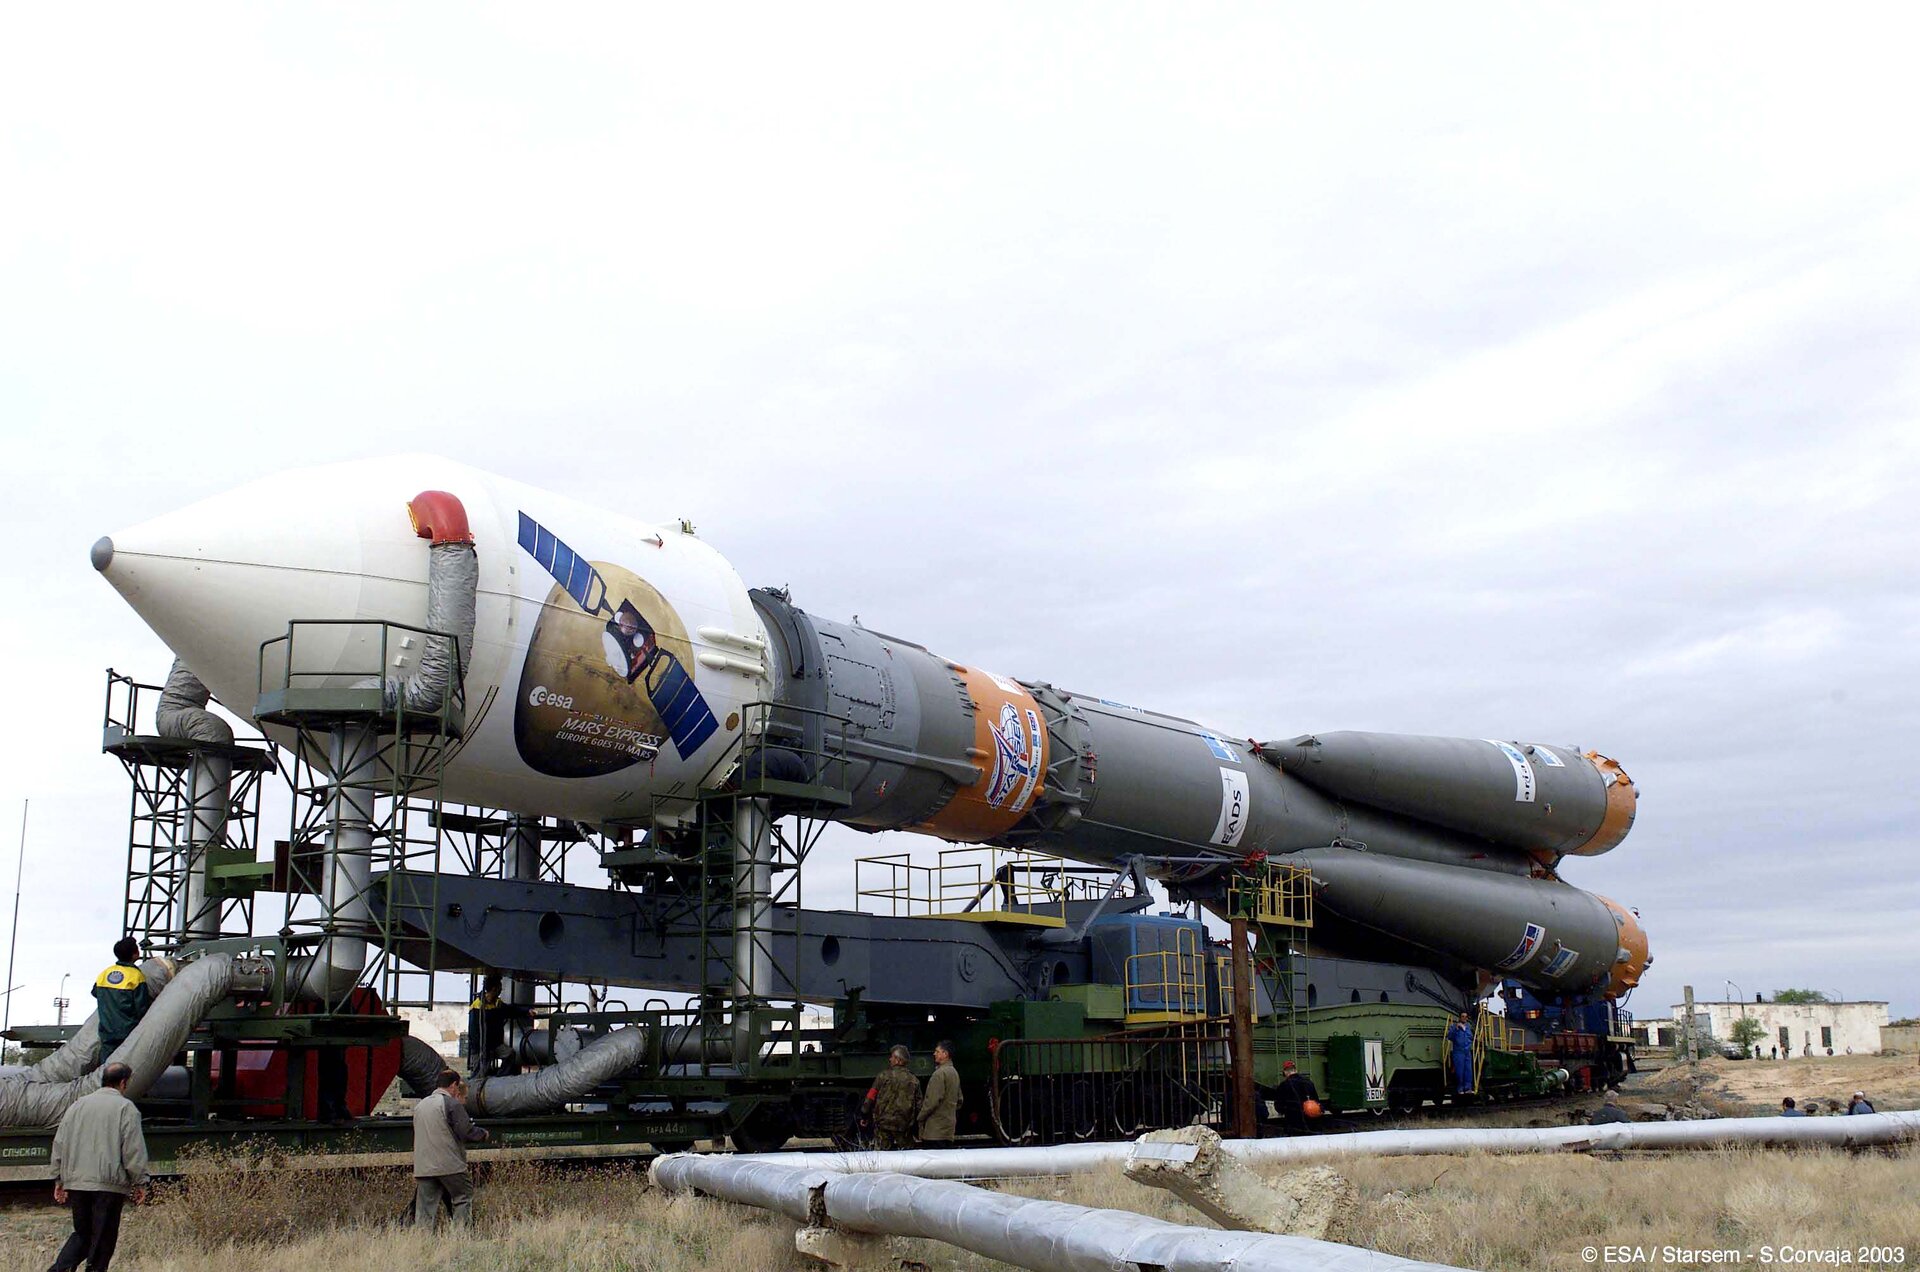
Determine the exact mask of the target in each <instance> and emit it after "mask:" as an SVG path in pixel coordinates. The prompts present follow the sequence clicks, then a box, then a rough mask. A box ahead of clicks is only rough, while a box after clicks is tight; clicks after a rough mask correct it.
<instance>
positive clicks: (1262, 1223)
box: [1126, 1126, 1359, 1241]
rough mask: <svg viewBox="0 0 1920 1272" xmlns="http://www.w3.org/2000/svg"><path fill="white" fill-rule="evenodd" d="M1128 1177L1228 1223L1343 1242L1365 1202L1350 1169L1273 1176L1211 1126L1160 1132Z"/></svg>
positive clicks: (1138, 1146)
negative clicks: (1232, 1152)
mask: <svg viewBox="0 0 1920 1272" xmlns="http://www.w3.org/2000/svg"><path fill="white" fill-rule="evenodd" d="M1126 1172H1127V1178H1128V1179H1131V1180H1133V1181H1134V1182H1135V1183H1137V1184H1146V1185H1148V1186H1150V1187H1154V1188H1165V1189H1166V1190H1168V1191H1169V1192H1171V1193H1173V1195H1174V1196H1176V1197H1178V1198H1180V1200H1182V1201H1184V1202H1186V1203H1187V1204H1188V1205H1189V1206H1192V1207H1193V1208H1194V1209H1195V1210H1198V1211H1199V1212H1200V1213H1201V1214H1203V1215H1205V1216H1207V1218H1209V1219H1211V1220H1213V1221H1214V1222H1215V1223H1217V1224H1219V1225H1220V1226H1221V1227H1223V1228H1231V1229H1235V1230H1237V1231H1241V1232H1270V1233H1274V1234H1276V1235H1280V1236H1291V1237H1311V1238H1314V1239H1315V1240H1320V1241H1338V1240H1339V1239H1340V1237H1341V1235H1342V1234H1344V1232H1345V1231H1346V1228H1347V1225H1348V1223H1349V1222H1350V1221H1351V1220H1352V1218H1353V1213H1354V1211H1355V1209H1356V1208H1357V1206H1358V1204H1359V1194H1358V1191H1357V1190H1356V1189H1355V1188H1354V1186H1353V1184H1352V1183H1351V1182H1350V1181H1348V1180H1347V1179H1346V1178H1345V1177H1344V1176H1342V1175H1340V1174H1338V1173H1337V1172H1335V1171H1334V1170H1333V1169H1332V1168H1330V1167H1326V1166H1312V1167H1308V1168H1307V1169H1305V1170H1296V1171H1292V1172H1290V1173H1288V1174H1285V1175H1282V1176H1281V1177H1280V1178H1279V1179H1277V1180H1275V1181H1274V1182H1272V1183H1268V1182H1267V1181H1266V1180H1264V1179H1261V1178H1260V1177H1259V1176H1258V1175H1256V1174H1254V1173H1253V1171H1251V1170H1249V1169H1248V1168H1247V1167H1245V1166H1243V1165H1241V1164H1240V1163H1239V1162H1238V1161H1236V1160H1235V1159H1233V1158H1232V1157H1229V1156H1228V1155H1227V1154H1226V1153H1224V1152H1222V1151H1221V1149H1220V1137H1219V1136H1218V1135H1215V1134H1214V1133H1213V1132H1212V1131H1210V1130H1208V1129H1207V1128H1206V1127H1204V1126H1183V1127H1180V1128H1179V1129H1177V1130H1170V1131H1154V1132H1151V1133H1150V1134H1147V1135H1144V1136H1142V1137H1141V1138H1140V1139H1139V1141H1137V1142H1136V1143H1135V1145H1134V1147H1133V1151H1132V1152H1131V1153H1130V1154H1129V1155H1128V1157H1127V1165H1126Z"/></svg>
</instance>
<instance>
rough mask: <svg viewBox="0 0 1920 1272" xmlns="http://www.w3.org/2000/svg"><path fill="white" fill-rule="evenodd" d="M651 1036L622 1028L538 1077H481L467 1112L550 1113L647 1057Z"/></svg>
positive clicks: (471, 1092) (470, 1095) (475, 1083)
mask: <svg viewBox="0 0 1920 1272" xmlns="http://www.w3.org/2000/svg"><path fill="white" fill-rule="evenodd" d="M648 1033H649V1031H648V1030H646V1029H644V1028H639V1027H629V1028H626V1029H616V1030H614V1031H613V1032H612V1033H610V1034H604V1035H602V1036H601V1037H598V1038H595V1039H594V1040H593V1041H592V1042H590V1043H588V1044H587V1045H586V1046H584V1047H582V1048H580V1050H579V1052H578V1053H576V1054H575V1055H574V1056H573V1058H572V1059H569V1060H562V1061H561V1062H560V1063H559V1064H553V1065H548V1066H547V1067H546V1068H544V1069H538V1070H536V1071H534V1072H532V1073H516V1074H511V1075H508V1076H504V1077H497V1078H486V1077H483V1078H477V1079H475V1080H474V1081H473V1083H472V1089H471V1090H469V1091H468V1092H467V1108H468V1109H470V1110H471V1111H472V1112H473V1113H474V1115H475V1116H493V1117H509V1116H513V1115H516V1114H524V1113H545V1112H547V1111H548V1110H550V1109H557V1108H560V1107H561V1106H563V1105H567V1104H573V1103H576V1102H578V1101H580V1100H584V1099H586V1098H587V1096H589V1095H591V1094H592V1093H593V1090H594V1088H595V1087H597V1086H599V1085H600V1084H601V1083H603V1082H607V1081H610V1080H611V1079H613V1078H616V1077H618V1076H620V1075H621V1074H622V1073H625V1072H626V1071H627V1070H629V1069H631V1068H633V1067H634V1066H635V1065H637V1064H639V1063H640V1062H641V1061H643V1060H645V1059H646V1057H647V1044H648V1041H649V1038H648Z"/></svg>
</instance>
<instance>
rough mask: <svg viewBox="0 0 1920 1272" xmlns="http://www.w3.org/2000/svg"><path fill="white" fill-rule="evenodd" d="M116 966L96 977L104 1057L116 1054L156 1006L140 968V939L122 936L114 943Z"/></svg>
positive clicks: (94, 987) (94, 996)
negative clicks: (148, 1011)
mask: <svg viewBox="0 0 1920 1272" xmlns="http://www.w3.org/2000/svg"><path fill="white" fill-rule="evenodd" d="M113 959H114V961H113V965H112V966H111V967H109V968H107V970H106V971H104V972H101V973H100V975H98V976H96V977H94V980H93V999H94V1002H95V1003H96V1004H97V1006H96V1007H95V1009H94V1016H95V1019H96V1020H97V1021H98V1022H99V1029H100V1058H101V1059H102V1060H105V1059H107V1058H108V1057H110V1056H112V1055H113V1053H114V1052H115V1051H117V1050H118V1049H119V1047H120V1044H121V1043H123V1042H125V1041H126V1040H127V1035H128V1034H130V1033H132V1032H133V1027H134V1026H135V1025H137V1024H139V1023H140V1018H141V1017H142V1016H144V1015H146V1014H147V1008H149V1007H151V1006H153V986H151V985H149V984H148V983H147V974H146V973H145V972H143V971H141V970H140V942H138V941H136V940H134V939H133V938H132V937H130V936H128V937H122V938H121V939H120V940H119V941H116V942H115V943H114V946H113Z"/></svg>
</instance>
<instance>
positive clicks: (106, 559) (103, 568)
mask: <svg viewBox="0 0 1920 1272" xmlns="http://www.w3.org/2000/svg"><path fill="white" fill-rule="evenodd" d="M87 555H88V557H89V558H90V559H91V560H92V561H93V568H94V569H96V570H98V571H100V572H101V573H102V574H105V573H106V572H107V567H108V566H110V565H112V564H113V539H112V537H111V536H109V535H104V534H103V535H101V536H100V537H99V539H97V540H96V541H95V542H94V545H93V550H92V551H91V552H89V553H88V554H87Z"/></svg>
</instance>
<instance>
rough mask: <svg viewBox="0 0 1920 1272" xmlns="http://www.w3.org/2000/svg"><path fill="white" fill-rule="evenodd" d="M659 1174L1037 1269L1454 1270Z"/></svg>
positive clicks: (829, 1186) (1115, 1213) (914, 1182)
mask: <svg viewBox="0 0 1920 1272" xmlns="http://www.w3.org/2000/svg"><path fill="white" fill-rule="evenodd" d="M1119 1147H1123V1148H1124V1147H1130V1146H1128V1145H1121V1146H1119ZM961 1151H963V1152H965V1153H968V1154H971V1153H973V1152H975V1151H977V1150H972V1149H967V1150H961ZM1033 1151H1039V1152H1050V1151H1051V1150H1046V1149H1042V1150H1033ZM870 1156H874V1157H897V1156H902V1154H890V1153H879V1154H872V1155H870ZM651 1178H652V1180H653V1182H654V1184H655V1185H656V1186H658V1187H659V1188H661V1189H662V1190H664V1191H667V1192H700V1193H705V1194H708V1195H710V1196H714V1197H719V1198H722V1199H723V1200H726V1201H732V1202H736V1203H739V1204H742V1205H750V1206H757V1207H760V1208H761V1209H764V1210H771V1211H774V1212H776V1213H778V1214H782V1215H785V1216H786V1217H788V1218H789V1219H792V1220H794V1221H795V1222H797V1223H803V1224H808V1225H812V1226H828V1225H830V1226H832V1227H835V1228H844V1229H847V1230H849V1231H852V1232H866V1233H876V1234H885V1235H891V1236H902V1237H919V1238H922V1239H926V1240H932V1241H943V1242H945V1243H947V1244H948V1245H951V1246H956V1247H958V1248H960V1249H962V1250H968V1251H971V1252H973V1253H975V1254H980V1255H985V1256H986V1257H988V1258H991V1259H998V1260H1000V1261H1001V1262H1003V1263H1010V1264H1012V1265H1014V1266H1015V1267H1022V1268H1032V1269H1035V1272H1112V1270H1114V1269H1122V1268H1125V1269H1141V1268H1154V1269H1157V1270H1158V1272H1415V1270H1416V1269H1422V1270H1431V1269H1439V1268H1442V1267H1444V1266H1446V1265H1443V1264H1434V1263H1418V1262H1415V1261H1413V1260H1410V1259H1401V1258H1397V1257H1395V1256H1393V1255H1387V1254H1381V1253H1378V1252H1377V1251H1373V1250H1365V1249H1360V1248H1357V1247H1354V1246H1345V1245H1337V1244H1335V1243H1333V1242H1330V1241H1313V1240H1309V1239H1307V1238H1305V1237H1282V1236H1270V1235H1267V1234H1265V1233H1257V1232H1224V1231H1221V1230H1220V1229H1218V1228H1197V1227H1188V1226H1186V1225H1183V1224H1176V1223H1169V1222H1167V1221H1166V1220H1164V1219H1155V1218H1152V1217H1151V1216H1148V1215H1142V1214H1136V1213H1134V1212H1132V1211H1127V1210H1098V1209H1094V1208H1092V1207H1089V1206H1076V1205H1071V1204H1068V1203H1066V1202H1059V1201H1038V1200H1035V1199H1033V1198H1028V1197H1016V1196H1012V1195H1009V1194H1006V1193H994V1192H987V1191H984V1190H982V1189H979V1188H974V1187H971V1186H969V1185H966V1184H959V1183H947V1182H940V1181H935V1180H930V1179H919V1178H915V1177H913V1176H911V1175H904V1174H873V1173H867V1174H841V1173H834V1172H830V1171H823V1170H819V1169H810V1168H808V1167H806V1166H804V1165H797V1164H796V1165H787V1164H784V1163H780V1164H776V1163H775V1161H774V1160H772V1159H771V1158H756V1157H752V1156H736V1157H716V1156H708V1155H698V1154H690V1153H679V1154H672V1155H669V1156H666V1157H662V1158H659V1159H658V1160H656V1161H655V1162H654V1164H653V1167H652V1170H651Z"/></svg>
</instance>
